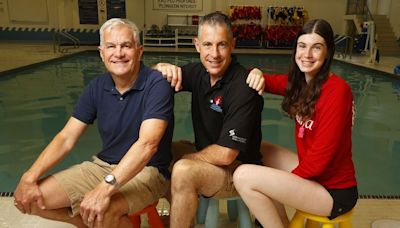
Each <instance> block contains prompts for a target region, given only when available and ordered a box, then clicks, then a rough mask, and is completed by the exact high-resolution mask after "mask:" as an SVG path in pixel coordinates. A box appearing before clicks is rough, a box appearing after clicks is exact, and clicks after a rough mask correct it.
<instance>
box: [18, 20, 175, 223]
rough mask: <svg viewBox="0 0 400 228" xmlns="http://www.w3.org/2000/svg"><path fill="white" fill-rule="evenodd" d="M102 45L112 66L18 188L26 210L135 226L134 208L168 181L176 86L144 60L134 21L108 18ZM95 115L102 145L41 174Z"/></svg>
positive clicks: (102, 52)
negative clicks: (69, 164)
mask: <svg viewBox="0 0 400 228" xmlns="http://www.w3.org/2000/svg"><path fill="white" fill-rule="evenodd" d="M99 51H100V56H101V59H102V61H103V62H104V64H105V66H106V68H107V70H108V73H106V74H104V75H101V76H99V77H97V78H95V79H93V80H92V81H91V82H90V84H89V85H88V86H87V87H86V88H85V90H84V92H83V94H82V96H81V97H80V99H79V101H78V103H77V105H76V107H75V109H74V112H73V114H72V117H71V118H70V119H69V120H68V122H67V123H66V125H65V127H64V128H63V129H62V130H61V131H60V132H59V133H58V134H57V135H56V136H55V138H54V139H53V140H52V141H51V142H50V144H49V145H48V146H47V147H46V148H45V149H44V151H43V152H42V153H41V154H40V156H39V158H38V159H37V160H36V161H35V162H34V164H33V165H32V166H31V167H30V169H29V170H28V171H27V172H25V173H24V175H23V176H22V178H21V180H20V183H19V184H18V186H17V189H16V191H15V194H14V196H15V206H16V207H17V208H18V209H19V210H20V211H21V212H22V213H28V214H31V213H32V214H35V215H39V216H42V217H45V218H49V219H54V220H58V221H64V222H68V223H71V224H74V225H76V226H78V227H84V226H89V227H94V226H96V227H131V226H132V225H131V222H130V220H129V218H128V215H129V214H132V213H134V212H136V211H138V210H141V209H142V208H144V207H146V206H147V205H149V204H150V203H153V202H154V201H156V200H158V199H159V198H160V197H162V196H163V195H164V194H165V192H166V191H167V189H168V187H169V183H168V179H169V176H170V174H169V171H168V167H169V165H170V161H171V152H170V147H171V140H172V132H173V94H172V89H171V88H170V86H169V84H168V82H167V81H166V80H164V79H163V77H162V75H161V74H160V73H159V72H158V71H155V70H152V69H150V68H148V67H146V66H145V65H143V63H142V62H141V57H142V53H143V47H142V46H141V45H140V40H139V30H138V29H137V27H136V25H135V24H133V23H132V22H130V21H128V20H124V19H110V20H108V21H107V22H105V23H104V25H103V26H102V27H101V29H100V46H99ZM96 119H97V121H98V128H99V132H100V136H101V139H102V142H103V146H102V149H101V151H100V152H99V153H98V154H97V156H95V157H94V159H93V161H90V162H89V161H87V162H83V163H81V164H78V165H75V166H72V167H71V168H69V169H66V170H63V171H61V172H59V173H56V174H55V175H52V176H49V177H46V178H43V177H42V176H43V175H44V174H45V173H46V172H47V171H48V170H49V169H51V168H52V167H54V166H55V165H56V164H57V163H58V162H60V161H61V160H62V159H63V158H64V157H65V156H66V155H67V154H68V153H69V152H70V151H71V150H72V148H73V147H74V145H75V144H76V143H77V142H78V139H79V138H80V137H81V135H82V134H83V133H84V131H85V130H86V129H87V127H88V126H89V125H90V124H92V123H93V122H94V121H95V120H96Z"/></svg>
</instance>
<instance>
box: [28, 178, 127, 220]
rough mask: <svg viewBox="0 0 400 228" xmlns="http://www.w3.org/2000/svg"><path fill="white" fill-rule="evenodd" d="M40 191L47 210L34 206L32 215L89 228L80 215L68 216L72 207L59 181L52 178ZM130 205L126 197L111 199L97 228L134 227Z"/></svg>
mask: <svg viewBox="0 0 400 228" xmlns="http://www.w3.org/2000/svg"><path fill="white" fill-rule="evenodd" d="M40 190H41V192H42V194H43V198H44V204H45V206H46V209H45V210H42V209H40V208H39V207H38V206H37V205H36V204H32V214H34V215H38V216H40V217H43V218H46V219H51V220H56V221H61V222H66V223H70V224H72V225H75V226H77V227H87V226H86V225H85V224H84V223H83V221H82V218H81V216H80V215H77V216H75V217H70V215H69V214H68V211H69V208H70V206H71V203H70V200H69V198H68V196H67V194H66V193H65V191H64V189H63V188H62V187H61V185H60V184H59V183H58V181H57V180H56V179H55V178H54V177H52V176H50V177H48V178H46V179H44V180H43V181H42V182H41V183H40ZM128 211H129V205H128V202H127V201H126V199H125V197H124V196H123V195H122V194H120V193H117V194H115V195H114V196H113V197H112V198H111V203H110V207H109V209H108V210H107V211H106V213H105V214H104V220H103V222H102V224H98V223H97V224H96V227H132V223H131V222H130V219H129V217H128Z"/></svg>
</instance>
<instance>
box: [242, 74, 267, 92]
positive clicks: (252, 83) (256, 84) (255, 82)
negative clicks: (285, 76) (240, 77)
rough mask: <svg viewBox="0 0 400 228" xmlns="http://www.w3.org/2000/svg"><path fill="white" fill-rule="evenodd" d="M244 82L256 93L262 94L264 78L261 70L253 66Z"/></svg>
mask: <svg viewBox="0 0 400 228" xmlns="http://www.w3.org/2000/svg"><path fill="white" fill-rule="evenodd" d="M246 83H247V84H248V85H249V87H250V88H252V89H254V90H256V91H257V92H258V94H260V95H262V94H263V92H264V87H265V80H264V76H263V72H262V71H261V70H259V69H258V68H254V69H253V70H251V71H250V73H249V75H248V76H247V79H246Z"/></svg>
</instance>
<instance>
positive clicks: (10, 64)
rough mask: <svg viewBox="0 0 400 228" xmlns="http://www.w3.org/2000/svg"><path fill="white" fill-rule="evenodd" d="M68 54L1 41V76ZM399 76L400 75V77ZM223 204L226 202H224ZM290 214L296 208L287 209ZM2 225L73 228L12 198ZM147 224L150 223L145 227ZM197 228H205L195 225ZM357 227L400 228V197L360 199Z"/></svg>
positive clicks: (362, 61) (1, 203)
mask: <svg viewBox="0 0 400 228" xmlns="http://www.w3.org/2000/svg"><path fill="white" fill-rule="evenodd" d="M96 49H97V48H96V47H94V46H87V47H81V48H79V49H75V50H71V51H70V52H69V53H68V54H70V53H76V52H79V51H84V50H96ZM145 51H149V52H160V51H165V52H175V51H176V52H194V51H195V49H194V48H185V49H178V50H177V49H174V48H151V47H145ZM235 52H236V53H248V54H289V53H290V51H289V50H279V49H275V50H271V49H236V51H235ZM68 54H60V53H54V51H53V46H52V45H51V44H39V43H34V44H32V43H24V44H21V43H14V42H0V76H1V73H2V72H3V73H4V72H9V71H12V70H14V69H16V68H21V67H24V66H29V65H32V64H37V63H40V62H43V61H47V60H51V59H54V58H58V57H62V56H65V55H68ZM335 58H336V59H337V60H340V61H345V62H349V63H352V64H355V65H359V66H363V67H367V68H370V69H374V70H378V71H382V72H386V73H389V74H393V69H394V67H395V66H396V65H398V64H400V56H399V57H389V56H387V57H386V56H381V57H380V63H377V64H373V63H370V62H369V58H368V57H367V56H364V55H357V56H354V55H353V56H352V57H351V58H342V57H339V56H336V57H335ZM399 77H400V76H399ZM164 204H165V202H164V201H163V200H161V201H160V204H159V206H161V207H164V206H165V205H164ZM221 205H224V204H221ZM221 212H222V213H221V216H220V217H221V224H220V227H232V226H236V223H230V222H229V221H228V220H227V219H226V208H224V207H222V208H221ZM288 212H289V214H292V213H293V210H291V209H290V208H288ZM0 227H21V228H24V227H41V228H42V227H48V228H50V227H52V228H53V227H56V228H67V227H72V226H70V225H66V224H63V223H58V222H52V221H48V220H45V219H41V218H38V217H35V216H29V215H23V214H21V213H19V212H18V211H17V210H16V209H15V208H14V207H13V204H12V198H11V197H0ZM144 227H147V226H144ZM195 227H196V228H200V227H204V226H203V225H196V226H195ZM353 227H354V228H369V227H372V228H395V227H396V228H399V227H400V199H399V198H397V199H360V200H359V201H358V203H357V205H356V208H355V213H354V216H353Z"/></svg>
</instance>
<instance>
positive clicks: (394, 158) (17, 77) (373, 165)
mask: <svg viewBox="0 0 400 228" xmlns="http://www.w3.org/2000/svg"><path fill="white" fill-rule="evenodd" d="M238 60H239V62H241V63H242V64H243V65H244V66H246V67H249V68H251V67H259V68H261V69H262V70H263V71H266V72H269V73H285V72H286V71H287V69H288V64H289V56H287V55H244V54H241V55H238ZM143 61H144V63H145V64H146V65H152V64H155V63H158V62H170V63H174V64H178V65H182V64H185V63H188V62H192V61H199V60H198V56H197V54H167V53H145V54H144V57H143ZM332 71H333V72H335V73H336V74H338V75H340V76H342V77H343V78H344V79H345V80H346V81H347V82H348V83H349V84H350V86H351V88H352V90H353V94H354V99H355V104H356V119H355V125H354V130H353V159H354V162H355V165H356V175H357V180H358V182H359V191H360V194H362V195H374V196H398V195H399V194H400V175H398V174H399V173H400V165H398V163H399V161H400V121H399V120H400V119H399V116H400V80H399V79H397V78H393V77H389V76H388V75H387V74H385V73H380V72H376V71H373V70H367V69H364V68H361V67H357V66H353V65H349V64H346V63H341V62H338V61H335V62H334V64H333V69H332ZM102 72H104V67H103V65H102V62H101V61H100V58H99V56H98V53H97V52H86V53H83V54H79V55H74V56H70V57H66V58H63V59H60V60H56V61H51V62H48V63H43V64H40V65H38V66H35V67H30V68H28V69H26V70H22V71H18V72H15V73H9V74H6V75H1V76H0V192H12V191H14V189H15V187H16V185H17V182H18V179H19V177H20V176H21V175H22V173H23V172H24V171H25V170H26V169H28V168H29V167H30V165H31V164H32V162H33V161H34V160H35V159H36V158H37V156H38V155H39V153H40V152H41V151H42V150H43V149H44V147H45V146H46V145H47V144H48V143H49V142H50V140H51V139H52V138H53V137H54V136H55V134H56V133H57V132H58V131H59V130H60V129H61V128H62V127H63V126H64V124H65V122H66V120H67V119H68V118H69V116H70V114H71V112H72V110H73V108H74V104H75V102H76V100H77V99H78V98H79V96H80V94H81V92H82V90H83V88H84V86H85V85H86V84H87V83H88V82H89V81H90V80H91V79H93V78H94V77H95V76H97V75H99V74H101V73H102ZM281 100H282V98H281V97H279V96H275V95H269V94H265V95H264V102H265V103H264V110H263V113H262V118H263V120H262V131H263V139H265V140H268V141H271V142H273V143H277V144H280V145H283V146H285V147H288V148H290V149H291V150H295V145H294V137H293V134H294V130H293V128H294V122H293V121H292V120H290V119H288V118H287V117H285V116H283V115H282V113H281V111H280V103H281ZM175 118H176V119H175V130H174V139H175V140H178V139H187V140H193V138H194V136H193V130H192V123H191V115H190V94H189V93H185V92H184V93H178V94H176V95H175ZM94 125H96V124H94ZM100 146H101V142H100V138H99V136H98V132H97V126H94V127H90V128H89V129H88V131H87V132H86V134H85V135H84V136H83V138H82V139H81V140H80V141H79V143H78V145H77V146H76V148H75V149H74V150H73V151H72V152H71V153H70V155H68V156H67V157H66V158H65V159H64V161H62V162H61V163H60V164H59V165H58V166H57V167H55V168H54V169H53V170H51V171H50V172H49V173H53V172H55V171H58V170H60V169H64V168H66V167H68V166H70V165H72V164H75V163H78V162H81V161H83V160H86V159H90V157H91V156H92V155H93V154H95V153H97V152H98V151H99V149H100Z"/></svg>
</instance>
